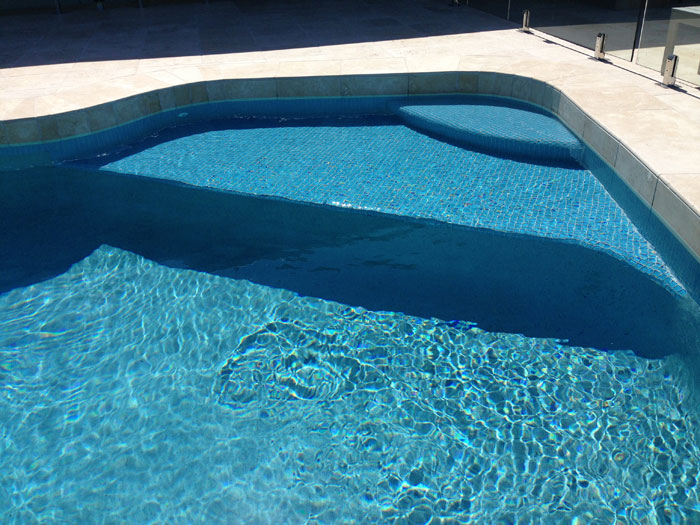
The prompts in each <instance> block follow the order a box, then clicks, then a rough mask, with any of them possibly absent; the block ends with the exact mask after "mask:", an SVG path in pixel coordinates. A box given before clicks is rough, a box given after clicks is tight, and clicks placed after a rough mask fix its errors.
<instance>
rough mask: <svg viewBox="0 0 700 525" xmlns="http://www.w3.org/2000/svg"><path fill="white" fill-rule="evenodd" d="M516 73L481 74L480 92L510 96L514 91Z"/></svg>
mask: <svg viewBox="0 0 700 525" xmlns="http://www.w3.org/2000/svg"><path fill="white" fill-rule="evenodd" d="M515 78H516V77H515V76H514V75H508V74H504V73H494V72H485V73H481V74H480V75H479V93H483V94H486V95H497V96H501V97H509V96H511V94H512V92H513V82H514V81H515Z"/></svg>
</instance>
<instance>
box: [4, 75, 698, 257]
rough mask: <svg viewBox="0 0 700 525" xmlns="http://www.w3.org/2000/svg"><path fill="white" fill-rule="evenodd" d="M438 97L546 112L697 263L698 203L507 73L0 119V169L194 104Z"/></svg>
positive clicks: (191, 91)
mask: <svg viewBox="0 0 700 525" xmlns="http://www.w3.org/2000/svg"><path fill="white" fill-rule="evenodd" d="M436 94H484V95H495V96H503V97H510V98H514V99H517V100H522V101H525V102H529V103H532V104H536V105H538V106H540V107H543V108H544V109H546V110H548V111H551V112H552V113H553V114H555V115H557V116H558V117H559V119H560V120H561V121H562V122H564V123H565V124H566V125H567V126H568V127H569V128H570V129H571V131H573V132H574V133H575V134H576V135H577V136H578V137H579V138H581V139H582V140H583V141H584V142H585V143H586V144H587V145H588V146H589V147H590V148H591V149H592V150H594V151H595V152H596V153H597V154H598V155H599V156H600V157H601V158H602V159H603V160H605V162H607V163H608V164H609V165H610V166H611V167H612V168H613V169H614V170H615V172H616V173H617V174H618V175H619V176H620V178H621V179H622V180H623V181H624V182H625V183H626V184H627V186H628V187H629V188H631V190H632V191H633V192H634V193H635V194H636V195H637V196H638V197H639V198H640V199H641V201H642V202H643V203H644V204H645V205H646V206H647V207H648V208H650V209H651V210H653V212H654V214H655V215H656V216H657V217H659V218H660V219H661V221H662V222H663V223H664V224H665V225H666V226H667V227H668V228H669V229H670V230H671V231H672V232H674V234H675V235H676V237H677V238H678V239H679V240H680V241H681V242H682V243H683V245H684V246H685V247H686V248H687V249H688V251H689V252H690V253H692V254H693V256H694V257H695V259H696V260H697V261H699V262H700V214H699V213H698V209H699V208H700V203H695V202H688V199H687V198H686V197H684V195H683V194H682V193H681V192H679V191H678V190H677V189H676V188H674V186H673V184H672V183H670V181H668V180H665V179H664V177H663V176H662V175H661V174H659V173H656V172H655V171H653V170H652V169H651V168H650V167H649V166H648V165H647V164H646V163H645V162H644V161H643V160H642V159H641V158H640V157H639V156H638V155H637V154H635V152H634V151H633V150H632V149H631V148H630V147H629V146H628V145H626V144H625V143H624V142H623V141H622V140H620V139H619V138H617V137H615V136H614V135H613V134H612V133H611V132H610V131H608V130H607V129H606V127H605V126H604V125H603V124H601V123H600V122H598V121H597V120H596V119H594V118H593V117H592V116H591V115H589V114H588V113H587V112H586V111H584V110H583V109H582V108H581V106H580V105H579V104H577V103H576V102H575V101H574V100H573V99H572V97H570V96H568V95H567V94H566V92H565V90H562V89H560V88H558V87H555V86H554V85H552V84H551V83H548V82H546V81H543V80H538V79H535V78H532V77H526V76H521V75H515V74H509V73H501V72H492V71H438V72H425V73H418V72H416V73H405V72H401V73H377V74H354V75H324V76H297V77H267V78H230V79H219V80H208V81H201V82H192V83H187V84H180V85H175V86H171V87H166V88H162V89H158V90H153V91H147V92H144V93H139V94H136V95H132V96H129V97H126V98H122V99H119V100H115V101H113V102H107V103H103V104H99V105H96V106H91V107H86V108H81V109H77V110H74V111H69V112H65V113H58V114H53V115H44V116H38V117H30V118H20V119H14V120H6V121H2V122H0V124H2V125H1V126H0V167H1V166H2V158H3V157H7V156H8V155H10V154H11V153H12V152H13V151H17V148H21V147H23V146H28V145H39V146H40V145H41V144H44V143H50V142H57V141H62V140H65V139H69V138H76V137H81V136H86V135H90V134H92V133H95V132H98V131H104V130H108V129H111V128H115V127H119V126H122V125H124V124H128V123H130V122H133V121H137V120H140V119H143V118H144V117H148V116H151V115H156V114H158V113H161V112H164V111H168V110H174V109H179V108H185V107H187V106H190V105H192V104H201V103H207V102H223V101H232V100H250V99H284V98H312V97H362V96H397V95H398V96H411V95H436ZM3 150H4V151H3Z"/></svg>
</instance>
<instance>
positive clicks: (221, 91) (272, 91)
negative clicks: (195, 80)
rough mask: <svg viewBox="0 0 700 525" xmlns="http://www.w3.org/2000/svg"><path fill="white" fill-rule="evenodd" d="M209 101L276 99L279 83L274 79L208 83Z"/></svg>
mask: <svg viewBox="0 0 700 525" xmlns="http://www.w3.org/2000/svg"><path fill="white" fill-rule="evenodd" d="M207 94H208V97H209V100H211V101H216V100H235V99H248V98H275V97H276V96H277V83H276V81H275V79H274V78H253V79H240V78H237V79H227V80H216V81H212V82H207Z"/></svg>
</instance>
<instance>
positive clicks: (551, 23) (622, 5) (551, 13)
mask: <svg viewBox="0 0 700 525" xmlns="http://www.w3.org/2000/svg"><path fill="white" fill-rule="evenodd" d="M523 9H529V10H530V13H531V14H530V25H531V26H532V27H533V28H535V29H538V30H540V31H542V32H544V33H547V34H549V35H553V36H556V37H558V38H561V39H563V40H566V41H568V42H572V43H574V44H578V45H580V46H583V47H586V48H588V49H593V48H594V46H595V40H596V35H597V34H598V33H605V35H606V40H605V52H606V53H609V54H611V55H613V56H616V57H619V58H623V59H625V60H632V50H633V48H634V40H635V34H636V31H637V22H638V20H639V9H640V1H639V0H564V1H555V0H513V3H512V5H511V10H512V11H517V12H522V10H523Z"/></svg>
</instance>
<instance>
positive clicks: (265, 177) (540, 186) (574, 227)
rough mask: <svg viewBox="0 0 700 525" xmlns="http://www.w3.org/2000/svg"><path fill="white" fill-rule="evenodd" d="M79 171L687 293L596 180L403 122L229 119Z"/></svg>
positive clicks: (166, 136)
mask: <svg viewBox="0 0 700 525" xmlns="http://www.w3.org/2000/svg"><path fill="white" fill-rule="evenodd" d="M538 116H539V115H538ZM77 165H80V166H83V167H85V168H90V169H95V168H97V169H101V170H108V171H113V172H119V173H127V174H134V175H141V176H147V177H155V178H161V179H168V180H172V181H176V182H181V183H185V184H191V185H195V186H201V187H206V188H213V189H217V190H223V191H232V192H240V193H247V194H253V195H268V196H274V197H281V198H285V199H292V200H298V201H303V202H313V203H318V204H330V205H334V206H344V207H352V208H356V209H366V210H375V211H380V212H384V213H391V214H399V215H404V216H410V217H418V218H427V219H435V220H439V221H444V222H448V223H454V224H459V225H464V226H470V227H475V228H488V229H493V230H499V231H503V232H508V233H518V234H523V235H535V236H543V237H548V238H555V239H561V240H566V241H572V242H576V243H580V244H581V245H583V246H587V247H591V248H594V249H598V250H602V251H604V252H606V253H608V254H611V255H614V256H615V257H618V258H620V259H622V260H623V261H626V262H628V263H629V264H631V265H633V266H634V267H636V268H638V269H641V270H642V271H644V272H646V273H647V274H649V275H651V276H653V277H654V278H655V279H656V280H658V281H659V282H661V283H663V284H664V285H665V286H667V287H668V288H670V289H672V290H674V291H676V292H677V293H680V294H684V293H685V291H684V289H683V288H682V286H681V285H680V284H679V283H678V281H677V280H676V278H675V277H674V276H673V274H672V273H671V271H670V270H669V269H668V267H667V266H666V265H665V263H664V262H663V261H662V260H661V258H660V257H659V255H658V254H657V253H656V251H655V250H654V248H653V247H652V246H651V245H650V244H649V243H648V242H647V241H646V240H645V239H644V237H643V236H642V235H640V233H639V232H638V231H637V229H636V228H635V226H634V225H633V224H632V223H631V222H630V220H629V219H628V218H627V216H626V215H625V213H624V212H623V210H622V209H621V208H620V206H618V205H617V204H616V203H615V201H614V200H613V199H612V198H611V197H610V196H609V195H608V193H607V192H606V191H605V189H604V187H603V185H602V184H601V183H600V182H599V181H598V180H597V179H596V178H595V177H594V176H593V174H592V173H591V172H589V171H587V170H584V169H581V168H572V167H568V168H563V167H557V166H546V165H537V164H529V163H523V162H518V161H514V160H510V159H507V158H499V157H493V156H490V155H486V154H481V153H476V152H472V151H469V150H466V149H463V148H461V147H457V146H455V145H452V144H449V143H446V142H443V141H440V140H436V139H433V138H430V137H428V136H426V135H424V134H422V133H419V132H417V131H414V130H412V129H410V128H407V127H405V126H404V125H402V124H401V123H400V122H399V121H397V120H396V119H395V118H394V117H358V118H325V119H306V120H304V119H296V120H295V119H292V120H290V119H277V120H276V119H235V120H229V121H217V122H213V123H207V124H202V125H192V126H184V127H182V128H173V129H169V130H164V131H162V132H161V133H159V134H157V135H156V136H153V137H150V138H149V139H147V140H145V141H143V142H140V143H138V144H134V145H133V147H132V148H130V149H126V150H123V151H120V152H118V153H117V154H113V155H107V156H101V157H97V158H95V159H92V160H86V161H79V162H78V164H77Z"/></svg>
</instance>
